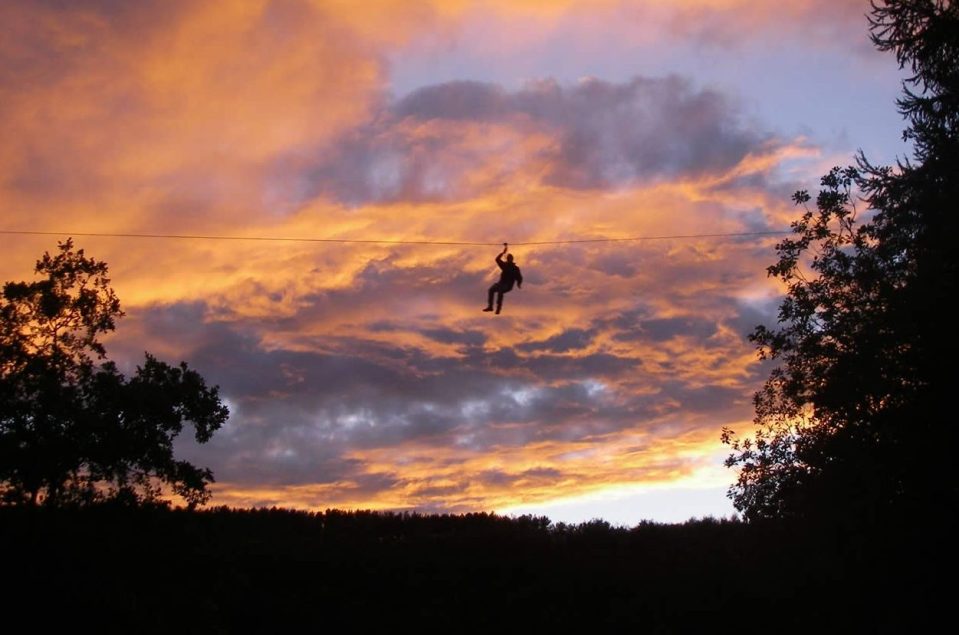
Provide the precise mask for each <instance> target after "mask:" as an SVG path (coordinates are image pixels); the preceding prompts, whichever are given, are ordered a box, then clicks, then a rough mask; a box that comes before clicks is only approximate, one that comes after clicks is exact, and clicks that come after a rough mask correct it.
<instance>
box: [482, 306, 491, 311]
mask: <svg viewBox="0 0 959 635" xmlns="http://www.w3.org/2000/svg"><path fill="white" fill-rule="evenodd" d="M483 310H484V311H492V310H493V307H491V306H488V307H486V308H485V309H483Z"/></svg>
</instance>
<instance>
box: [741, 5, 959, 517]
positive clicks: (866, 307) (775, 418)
mask: <svg viewBox="0 0 959 635" xmlns="http://www.w3.org/2000/svg"><path fill="white" fill-rule="evenodd" d="M870 27H871V37H872V40H873V42H874V44H875V45H876V46H877V48H879V49H880V50H883V51H887V50H888V51H894V52H895V54H896V56H897V60H898V62H899V65H900V67H901V68H908V69H909V70H910V71H911V73H912V75H911V77H909V78H908V79H907V80H906V82H905V83H904V86H903V88H904V93H903V96H902V97H901V98H900V99H899V100H898V106H899V110H900V112H901V113H902V114H903V116H904V117H905V119H906V121H907V129H906V131H905V133H904V135H903V136H904V139H906V140H909V141H911V142H912V144H913V159H912V160H909V159H905V160H902V161H900V162H899V163H898V165H897V166H896V168H889V167H876V166H874V165H872V164H870V163H869V162H868V160H867V159H866V158H865V156H864V155H863V154H862V153H861V152H860V154H859V155H858V157H857V161H856V166H855V167H848V168H845V169H840V168H835V169H833V170H832V171H831V172H829V174H827V175H826V176H824V177H823V179H822V190H821V191H820V192H819V195H818V197H817V198H816V209H815V210H811V209H808V207H807V208H806V210H805V213H804V214H803V215H802V217H801V218H800V219H799V220H798V221H796V222H794V223H793V230H794V232H795V236H794V237H792V238H789V239H786V240H784V241H782V242H781V243H780V244H779V245H777V247H776V249H777V253H778V256H779V260H778V262H777V263H776V264H774V265H772V266H771V267H769V269H768V272H769V274H770V275H771V276H775V277H777V278H779V279H780V280H781V281H782V282H783V283H785V285H786V288H787V293H786V298H785V299H784V300H783V302H782V304H781V305H780V309H779V316H778V317H779V326H778V328H774V329H769V328H766V327H764V326H760V327H757V328H756V330H755V331H754V332H753V334H752V335H751V339H752V341H754V342H755V343H756V344H757V347H758V349H759V353H760V357H761V358H764V359H765V358H768V359H773V360H777V361H778V362H779V365H778V367H776V368H775V369H774V370H773V371H772V372H771V374H770V376H769V378H768V380H767V381H766V383H765V385H764V386H763V388H762V389H761V390H760V391H759V392H758V393H757V394H756V396H755V398H754V402H755V407H756V419H755V422H756V424H757V425H758V430H756V432H755V435H754V437H753V438H746V439H740V438H737V437H735V435H734V433H733V432H732V431H730V430H725V431H724V433H723V440H724V441H725V442H726V443H729V444H731V445H732V449H733V453H732V454H731V455H730V457H729V458H728V459H727V465H729V466H731V467H733V466H735V467H738V468H739V469H740V471H739V478H738V482H737V483H736V484H735V485H734V486H733V487H732V488H731V490H730V496H731V498H733V501H734V503H735V505H736V507H737V508H738V509H740V510H741V511H742V512H743V513H744V514H745V516H746V517H747V518H764V517H783V516H787V517H789V516H798V517H824V516H825V517H829V518H837V517H843V516H844V517H846V518H855V519H857V521H862V520H866V521H868V520H869V519H876V518H877V517H879V516H883V517H885V516H887V515H888V514H890V513H892V514H903V513H915V512H920V513H922V514H923V515H924V517H926V518H929V514H938V513H941V514H947V513H951V511H950V510H951V509H953V506H954V505H955V503H956V500H957V496H956V493H957V489H956V479H955V476H954V475H953V474H952V470H951V467H950V466H951V464H952V460H953V458H952V454H953V453H954V451H955V448H956V441H957V429H956V426H955V423H954V419H955V415H954V414H953V405H952V394H951V393H952V392H953V391H954V386H955V379H956V374H957V373H956V370H955V368H956V363H957V357H956V356H957V353H959V350H957V346H956V340H955V338H954V337H953V335H954V330H955V329H954V323H955V319H956V317H955V314H954V313H953V312H952V311H951V310H950V309H949V308H948V306H949V305H950V303H951V302H955V300H956V299H957V289H956V261H957V258H956V245H955V239H956V236H957V217H956V201H959V191H957V188H959V185H957V177H959V137H957V134H959V5H957V4H956V3H955V2H949V1H943V0H888V1H886V2H883V3H881V4H874V5H873V7H872V12H871V15H870ZM794 200H795V202H796V203H797V204H799V205H802V206H804V207H805V206H806V205H807V203H808V202H809V201H810V196H809V194H808V193H807V192H805V191H800V192H797V193H796V194H795V195H794ZM860 205H862V206H864V209H863V210H859V209H858V207H859V206H860Z"/></svg>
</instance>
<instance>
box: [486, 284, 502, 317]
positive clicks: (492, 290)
mask: <svg viewBox="0 0 959 635" xmlns="http://www.w3.org/2000/svg"><path fill="white" fill-rule="evenodd" d="M497 291H499V283H498V282H497V283H496V284H494V285H493V286H491V287H490V288H489V297H488V298H487V300H486V308H485V309H483V310H484V311H492V310H493V294H494V293H496V292H497Z"/></svg>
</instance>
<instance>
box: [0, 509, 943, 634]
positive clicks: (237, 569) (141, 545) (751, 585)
mask: <svg viewBox="0 0 959 635" xmlns="http://www.w3.org/2000/svg"><path fill="white" fill-rule="evenodd" d="M917 527H918V525H916V526H913V527H909V528H893V527H890V528H888V531H886V532H884V533H883V534H882V535H881V536H880V535H877V534H872V535H870V536H850V535H848V534H842V533H834V532H829V531H823V530H822V528H819V529H818V530H813V529H812V528H808V527H800V526H799V525H798V524H796V523H788V524H786V523H772V522H771V523H743V522H739V521H732V520H712V519H705V520H698V521H690V522H687V523H685V524H679V525H662V524H655V523H643V524H640V525H638V526H636V527H634V528H621V527H613V526H610V525H609V524H608V523H606V522H604V521H593V522H590V523H584V524H579V525H565V524H552V523H550V521H549V520H548V519H546V518H542V517H530V516H524V517H519V518H507V517H502V516H497V515H492V514H484V513H479V514H466V515H461V516H457V515H418V514H397V513H376V512H342V511H327V512H325V513H307V512H299V511H289V510H280V509H272V510H267V509H262V510H230V509H226V508H217V509H212V510H208V511H186V510H170V509H167V508H164V507H147V508H142V507H141V508H127V507H121V506H118V505H95V506H87V507H84V508H60V509H53V508H28V507H0V544H3V545H4V546H5V552H6V553H5V557H4V569H5V573H4V575H3V576H2V579H3V582H2V584H3V585H4V586H5V587H6V588H4V589H3V591H2V594H0V597H2V598H3V600H2V601H3V602H4V604H6V606H7V608H6V615H12V614H13V613H20V614H28V615H30V616H31V618H30V619H31V622H33V623H34V627H35V628H39V629H40V630H43V629H42V627H43V626H44V621H46V620H62V619H64V618H67V619H69V620H70V621H71V622H72V623H73V624H74V627H75V628H78V629H80V630H87V629H93V628H96V629H108V630H115V629H124V630H126V629H129V630H130V631H131V632H160V631H163V632H184V631H186V632H197V631H203V632H242V631H251V630H253V631H259V632H284V631H289V630H291V629H297V630H305V631H307V632H319V631H322V630H329V629H334V630H336V629H337V628H338V627H337V626H336V625H338V624H347V625H349V630H351V631H354V630H357V629H368V628H374V627H376V628H379V627H390V628H402V629H403V630H406V629H407V628H414V629H417V630H430V631H432V630H442V629H453V630H454V631H457V632H462V631H476V630H490V629H495V630H505V631H513V630H517V629H519V628H536V629H537V630H539V629H561V628H563V629H565V628H570V627H572V628H588V629H591V630H599V631H601V632H608V631H613V630H615V631H620V630H623V629H642V631H644V632H654V633H655V632H691V631H699V632H702V631H705V630H707V629H708V630H709V631H719V632H725V631H736V632H759V631H769V632H794V631H795V632H799V631H803V630H806V629H809V628H811V627H828V628H830V629H838V628H848V629H851V630H852V631H853V632H870V631H880V632H892V631H901V630H905V629H909V630H913V629H915V628H916V627H919V626H921V625H922V624H924V623H927V621H928V620H931V619H932V618H933V617H934V616H935V615H938V614H940V612H941V609H942V604H941V601H940V599H941V598H942V597H943V596H944V591H943V592H939V591H937V589H941V588H942V587H941V586H939V584H938V582H937V580H936V575H935V568H936V566H937V563H938V562H940V561H941V558H942V556H943V554H942V553H941V552H940V551H939V548H938V547H933V545H936V544H944V543H942V542H941V541H940V537H936V536H932V535H926V534H920V531H919V530H918V529H917ZM14 545H15V548H12V547H13V546H14ZM943 566H945V565H943Z"/></svg>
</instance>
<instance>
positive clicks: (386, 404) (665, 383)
mask: <svg viewBox="0 0 959 635" xmlns="http://www.w3.org/2000/svg"><path fill="white" fill-rule="evenodd" d="M868 9H869V4H868V2H867V1H866V0H787V1H783V2H772V1H769V0H648V1H639V0H637V1H630V0H617V1H613V0H609V1H603V0H595V1H592V2H586V1H582V2H580V1H576V0H565V1H557V2H548V1H545V0H508V1H507V0H495V1H487V2H469V1H467V0H451V1H443V0H432V1H430V0H381V1H369V2H363V1H347V0H314V1H309V0H243V1H239V0H237V1H234V2H227V1H223V0H218V1H215V2H214V1H209V2H205V1H198V0H155V1H133V2H131V1H129V0H76V1H68V0H6V1H4V2H2V3H0V139H2V142H0V230H6V231H10V230H14V231H39V232H57V233H62V238H66V237H67V236H70V235H73V236H75V237H76V234H77V233H123V234H159V233H162V234H181V235H183V234H187V235H219V236H238V237H290V238H338V239H349V240H408V241H436V242H479V243H491V244H492V245H495V244H502V243H503V242H510V243H530V242H542V241H565V240H582V239H592V238H625V237H642V236H647V237H653V236H670V235H689V234H705V233H709V234H715V233H736V232H762V231H771V230H780V229H783V228H786V227H788V224H789V222H790V220H792V219H793V218H795V217H796V215H797V209H796V208H795V207H794V206H793V205H792V203H791V202H790V195H791V193H792V192H793V191H795V190H796V189H800V188H806V189H810V190H813V191H814V190H815V189H816V186H817V184H818V178H819V176H820V175H822V174H823V173H824V172H825V171H826V170H828V168H829V167H831V166H833V165H840V164H842V165H844V164H848V163H849V162H850V161H851V160H852V157H853V154H854V152H855V151H856V150H857V149H860V148H861V149H862V150H863V151H864V152H865V153H866V154H867V156H869V157H870V158H871V159H872V160H873V161H874V162H877V163H891V162H893V161H894V160H895V158H896V156H897V155H899V156H901V155H903V154H904V153H905V152H906V148H905V146H903V145H902V143H901V140H900V135H901V130H902V128H903V124H902V121H901V119H900V117H899V115H898V114H897V113H896V110H895V99H896V97H897V96H898V94H899V91H900V81H901V78H902V73H901V72H900V71H898V69H897V67H896V63H895V60H894V58H893V57H892V56H891V55H889V54H880V53H878V52H876V51H875V50H874V49H873V47H872V45H871V44H870V43H869V40H868V32H867V22H866V18H865V13H866V12H867V11H868ZM0 242H2V252H3V257H2V259H0V281H6V280H22V279H31V278H32V275H33V274H32V269H33V264H34V262H35V261H36V259H37V258H38V257H39V256H40V255H41V254H42V253H43V252H44V251H46V250H53V249H55V248H56V243H57V236H25V235H14V234H0ZM75 242H76V243H77V245H78V246H79V247H83V248H84V249H85V250H86V251H87V253H88V254H89V255H92V256H94V257H96V258H98V259H102V260H105V261H106V262H107V263H108V264H109V265H110V271H111V277H112V280H113V285H114V287H115V289H116V291H117V294H118V295H119V297H120V299H121V301H122V303H123V308H124V310H125V311H126V313H127V315H126V317H125V318H124V319H123V320H121V321H120V322H119V324H118V329H117V331H116V333H115V334H113V335H111V336H110V337H109V339H108V341H107V347H108V352H109V354H110V357H111V358H113V359H115V360H116V361H117V362H118V363H119V364H120V366H121V368H122V369H123V370H124V372H127V373H129V372H132V371H133V369H135V367H136V364H137V363H138V362H141V361H142V359H143V351H150V352H151V353H154V354H155V355H157V356H158V357H160V358H161V359H164V360H165V361H168V362H171V363H173V362H179V361H180V360H186V361H187V362H188V363H189V364H190V366H191V367H193V368H195V369H197V370H198V371H200V372H201V373H202V374H203V375H204V377H206V379H207V380H208V382H210V383H213V384H218V385H219V386H220V389H221V394H222V396H223V397H224V398H225V401H226V403H227V405H228V406H229V408H230V411H231V418H230V421H229V422H228V423H227V424H226V425H225V426H224V427H223V428H222V429H221V430H220V431H219V432H218V433H217V434H216V435H215V436H214V438H213V439H212V441H210V442H209V443H208V444H206V445H202V446H198V445H195V444H193V443H192V442H190V441H189V440H184V442H183V443H182V444H181V445H180V447H179V453H180V454H181V455H182V456H184V457H186V458H188V459H190V460H191V461H193V462H195V463H197V464H200V465H205V466H209V467H210V468H212V469H213V471H214V473H215V475H216V479H217V483H216V484H215V486H214V498H213V501H212V502H213V504H225V505H231V506H250V505H257V506H260V505H278V506H287V507H297V508H304V509H305V508H309V509H327V508H371V509H397V510H401V509H416V510H420V511H452V512H465V511H496V512H499V513H505V514H520V513H535V514H537V515H540V514H542V515H547V516H550V517H551V518H553V519H554V520H563V521H567V522H569V521H573V522H578V521H582V520H588V519H591V518H597V517H598V518H605V519H608V520H610V521H611V522H614V523H625V524H633V523H636V522H638V521H639V520H641V519H654V520H662V521H673V520H684V519H686V518H689V517H691V516H703V515H714V516H725V515H729V514H731V513H732V511H733V509H732V506H731V504H730V503H729V501H728V500H727V499H726V497H725V490H726V487H727V486H728V485H729V483H730V482H731V481H732V480H734V478H735V475H734V474H733V473H731V472H730V471H729V470H727V469H726V468H725V467H723V466H722V461H723V458H724V457H725V455H726V454H728V450H727V449H726V448H725V447H724V446H722V444H721V443H720V441H719V433H720V430H721V428H722V427H723V426H729V427H732V428H734V429H737V430H739V431H742V432H748V431H749V429H750V427H751V423H750V421H751V419H752V406H751V401H750V400H751V396H752V393H753V392H754V391H755V390H756V389H757V388H758V387H759V385H760V384H761V382H762V380H763V378H764V377H765V375H766V374H767V373H768V370H769V367H768V366H765V365H763V364H761V363H760V362H759V361H758V360H757V358H756V355H755V351H754V349H753V347H752V345H751V344H750V343H749V342H748V340H747V337H746V336H747V334H748V333H749V332H750V331H751V330H752V328H753V327H754V326H755V325H757V324H760V323H766V324H772V323H774V321H775V314H776V305H777V299H778V297H779V293H780V292H781V289H779V288H777V286H776V285H775V284H774V282H773V281H770V280H768V279H767V278H766V273H765V268H766V266H768V265H769V264H771V263H772V262H773V260H774V258H775V254H774V251H773V245H774V244H775V242H776V238H775V237H770V236H766V237H760V236H752V237H741V238H735V239H729V238H727V239H717V238H701V239H688V238H686V239H678V238H677V239H657V240H642V241H625V242H597V243H582V244H559V245H541V246H517V247H516V248H515V249H514V250H513V253H514V254H515V257H516V261H517V263H518V264H519V266H520V267H521V268H522V271H523V275H524V278H525V283H524V286H523V288H522V289H521V290H514V291H512V292H511V293H509V294H508V295H507V296H506V301H505V304H504V310H503V314H502V315H499V316H494V315H492V314H490V313H483V312H481V309H482V308H483V307H484V306H485V303H486V289H487V287H489V285H490V284H492V283H493V282H494V281H495V280H496V279H497V278H496V277H497V273H498V272H497V269H496V265H495V264H494V262H493V258H494V256H495V255H496V253H497V252H498V249H497V247H495V246H492V245H490V246H462V245H395V244H394V245H391V244H356V243H309V242H289V241H288V242H267V241H222V240H221V241H215V240H199V239H189V240H187V239H183V240H173V239H158V238H154V239H146V238H108V237H76V238H75Z"/></svg>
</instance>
